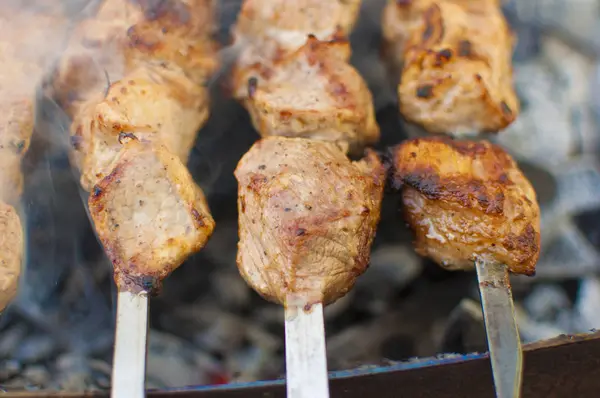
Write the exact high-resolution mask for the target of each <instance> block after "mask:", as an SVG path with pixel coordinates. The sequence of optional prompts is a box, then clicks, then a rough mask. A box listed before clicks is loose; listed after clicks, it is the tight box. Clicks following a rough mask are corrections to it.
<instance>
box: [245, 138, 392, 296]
mask: <svg viewBox="0 0 600 398" xmlns="http://www.w3.org/2000/svg"><path fill="white" fill-rule="evenodd" d="M235 176H236V178H237V180H238V184H239V191H238V212H239V236H240V241H239V244H238V257H237V263H238V268H239V270H240V273H241V275H242V276H243V278H244V279H245V280H246V282H247V283H248V284H249V285H250V286H252V288H254V290H256V291H257V292H258V293H259V294H261V295H262V296H263V297H264V298H266V299H267V300H270V301H274V302H277V303H280V304H283V305H298V304H313V303H318V302H322V303H324V304H328V303H331V302H334V301H335V300H337V299H339V298H340V297H342V296H344V295H345V294H346V293H347V292H348V291H349V290H350V289H351V288H352V286H353V285H354V282H355V280H356V278H357V277H358V276H359V275H361V274H362V273H363V272H364V271H365V270H366V268H367V266H368V264H369V258H370V247H371V243H372V241H373V237H374V235H375V229H376V226H377V223H378V222H379V217H380V207H381V198H382V195H383V185H384V179H385V178H384V168H383V166H382V165H381V163H380V161H379V158H378V157H377V156H376V155H375V154H374V153H373V152H370V151H369V152H368V153H367V156H366V158H365V159H364V160H361V161H358V162H352V161H350V160H349V159H348V158H347V157H346V156H345V155H344V153H343V152H342V151H340V149H339V148H338V146H336V145H335V144H333V143H328V142H323V141H313V140H307V139H301V138H284V137H269V138H265V139H262V140H261V141H259V142H257V143H256V144H254V146H253V147H252V148H251V149H250V151H248V153H246V154H245V155H244V157H243V158H242V159H241V160H240V162H239V164H238V167H237V169H236V171H235Z"/></svg>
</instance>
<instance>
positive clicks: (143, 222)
mask: <svg viewBox="0 0 600 398" xmlns="http://www.w3.org/2000/svg"><path fill="white" fill-rule="evenodd" d="M214 11H215V10H214V1H213V0H166V1H153V0H128V1H121V0H104V1H102V2H101V4H100V6H99V8H98V10H97V13H96V14H95V15H94V16H93V17H91V18H89V19H87V20H85V21H83V22H82V23H81V24H80V25H79V26H78V27H77V29H76V30H75V34H74V35H73V37H72V39H71V41H70V43H69V47H68V50H67V54H66V56H65V57H64V58H63V60H62V62H61V63H60V65H59V67H58V70H57V72H56V75H55V79H54V88H55V90H56V94H57V98H58V100H59V102H60V103H61V104H62V106H63V108H64V109H65V110H66V112H67V113H68V114H69V115H70V116H71V118H72V125H71V129H70V133H71V144H72V146H73V151H72V160H73V163H74V164H75V165H77V167H78V168H79V170H80V172H81V184H82V186H83V188H84V189H86V190H88V191H91V195H90V198H89V205H90V215H91V217H92V220H93V223H94V226H95V228H96V231H97V233H98V236H99V238H100V240H101V241H102V244H103V245H104V248H105V250H106V252H107V254H108V256H109V258H110V259H111V260H112V262H113V265H114V267H115V281H116V283H117V285H118V286H119V288H122V289H127V290H133V291H136V290H140V289H142V286H146V285H147V283H145V282H148V279H150V280H151V281H153V282H160V280H162V279H163V278H164V277H166V276H167V275H168V274H169V273H170V272H171V271H172V270H174V269H175V268H176V267H178V266H179V265H180V264H181V263H182V262H183V261H184V260H185V259H186V258H187V257H188V256H189V255H191V254H193V253H194V252H196V251H198V250H200V249H201V248H202V247H203V246H204V244H205V243H206V241H207V239H208V238H209V237H210V235H211V233H212V230H213V228H214V221H213V219H212V217H211V215H210V213H209V210H208V206H207V204H206V201H205V198H204V195H203V193H202V191H201V189H200V188H199V187H198V186H196V184H195V183H194V181H193V180H192V178H191V176H190V174H189V172H188V171H187V169H186V167H185V164H186V162H187V159H188V154H189V151H190V149H191V148H192V146H193V144H194V141H195V138H196V133H197V131H198V130H199V129H200V128H201V127H202V125H203V124H204V123H205V121H206V120H207V118H208V114H209V96H208V89H207V87H206V83H207V81H208V79H209V77H210V76H211V75H212V74H213V73H214V72H215V70H216V69H217V68H218V65H219V63H218V59H217V48H216V45H215V43H214V41H213V40H212V34H213V33H214V30H215V24H214V22H213V21H214ZM155 286H157V285H155ZM157 287H158V286H157Z"/></svg>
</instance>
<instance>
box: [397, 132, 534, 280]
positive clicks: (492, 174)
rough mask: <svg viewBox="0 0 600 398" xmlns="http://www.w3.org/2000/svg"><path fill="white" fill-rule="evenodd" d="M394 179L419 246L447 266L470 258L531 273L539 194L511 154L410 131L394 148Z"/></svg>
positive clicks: (467, 263) (463, 264)
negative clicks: (409, 136)
mask: <svg viewBox="0 0 600 398" xmlns="http://www.w3.org/2000/svg"><path fill="white" fill-rule="evenodd" d="M393 182H394V185H395V186H396V187H398V188H402V200H403V204H404V214H405V217H406V221H407V222H408V224H409V225H410V227H411V228H412V229H413V230H414V233H415V237H416V240H415V246H416V250H417V252H418V253H419V254H421V255H423V256H427V257H430V258H432V259H433V260H435V261H436V262H438V263H439V264H440V265H442V266H443V267H446V268H449V269H469V268H472V267H473V263H474V260H475V259H476V258H477V257H481V258H483V259H486V260H490V261H496V262H500V263H502V264H506V265H507V266H508V267H509V269H510V271H511V272H514V273H519V274H526V275H533V274H534V273H535V264H536V262H537V260H538V257H539V252H540V209H539V205H538V203H537V199H536V194H535V191H534V190H533V187H532V186H531V184H530V183H529V181H528V180H527V179H526V178H525V176H523V174H522V173H521V171H520V170H519V169H518V167H517V165H516V163H515V162H514V160H513V159H512V158H511V157H510V155H508V154H507V153H506V152H505V151H504V150H503V149H502V148H500V147H499V146H497V145H493V144H491V143H489V142H487V141H482V142H477V143H476V142H458V141H453V140H451V139H449V138H427V139H413V140H409V141H405V142H403V143H402V144H401V145H399V146H398V147H396V148H395V150H394V171H393Z"/></svg>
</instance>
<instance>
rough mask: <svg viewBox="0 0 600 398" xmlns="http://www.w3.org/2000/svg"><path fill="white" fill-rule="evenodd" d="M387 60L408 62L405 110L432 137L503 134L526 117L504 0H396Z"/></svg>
mask: <svg viewBox="0 0 600 398" xmlns="http://www.w3.org/2000/svg"><path fill="white" fill-rule="evenodd" d="M383 31H384V38H385V40H386V57H387V58H388V59H389V61H390V62H391V63H393V64H395V65H396V66H399V65H400V64H403V65H402V72H401V77H400V85H399V86H398V97H399V102H400V112H401V113H402V115H403V116H404V117H405V118H406V119H407V120H408V121H410V122H412V123H415V124H418V125H421V126H422V127H424V128H425V130H427V131H429V132H430V133H448V134H465V133H481V132H498V131H500V130H502V129H504V128H506V127H507V126H508V125H509V124H510V123H512V122H513V121H514V120H515V118H516V117H517V115H518V113H519V101H518V99H517V96H516V94H515V91H514V87H513V74H512V65H511V59H512V51H513V46H514V42H515V40H514V37H513V35H512V32H511V31H510V28H509V26H508V23H507V22H506V20H505V18H504V16H503V14H502V10H501V9H500V5H499V2H498V0H481V1H469V0H411V1H401V2H398V1H393V0H390V1H389V3H388V5H387V7H386V9H385V12H384V17H383Z"/></svg>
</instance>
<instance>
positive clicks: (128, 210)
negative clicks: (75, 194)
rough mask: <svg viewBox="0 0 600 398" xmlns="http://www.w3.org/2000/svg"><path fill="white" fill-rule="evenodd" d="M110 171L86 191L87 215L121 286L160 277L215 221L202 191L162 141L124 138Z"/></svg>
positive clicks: (200, 240)
mask: <svg viewBox="0 0 600 398" xmlns="http://www.w3.org/2000/svg"><path fill="white" fill-rule="evenodd" d="M123 140H124V141H125V140H127V141H128V142H126V143H124V146H125V149H126V150H124V151H122V152H121V153H120V155H119V158H118V159H117V160H116V162H115V166H114V168H113V170H112V172H111V173H110V174H109V175H108V176H107V177H106V178H104V179H103V180H102V181H100V182H99V183H98V185H96V186H95V187H94V189H93V191H92V193H91V195H90V200H89V205H90V214H91V216H92V219H93V220H94V226H95V228H96V232H97V233H98V236H99V238H100V240H101V241H102V243H103V245H104V248H105V249H106V252H107V254H108V256H109V258H110V259H111V260H112V262H113V264H114V266H115V281H116V282H117V285H118V286H119V287H126V288H128V289H132V290H134V289H136V287H138V288H139V286H141V285H142V284H143V281H144V278H148V277H151V278H152V280H153V281H160V280H162V279H164V278H165V277H166V276H167V275H168V274H169V273H171V272H172V271H173V270H174V269H175V268H177V267H178V266H179V265H180V264H181V263H182V262H183V261H184V260H185V259H186V258H187V256H188V255H189V253H193V252H196V251H198V250H200V249H201V248H202V247H203V246H204V245H205V243H206V241H207V240H208V238H209V237H210V235H211V234H212V231H213V229H214V227H215V222H214V220H213V218H212V216H211V215H210V211H209V209H208V205H207V203H206V200H205V199H204V194H203V193H202V190H201V189H200V188H198V186H197V185H196V184H195V183H194V180H193V179H192V177H191V175H190V173H189V171H188V170H187V168H186V167H185V166H184V165H183V164H182V163H181V161H180V160H179V158H178V157H177V156H176V155H174V154H173V153H172V152H171V151H169V150H168V149H167V148H166V147H164V146H159V145H154V144H152V143H149V142H145V143H144V142H141V141H139V140H138V139H137V138H132V137H127V138H123Z"/></svg>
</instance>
